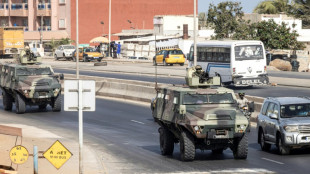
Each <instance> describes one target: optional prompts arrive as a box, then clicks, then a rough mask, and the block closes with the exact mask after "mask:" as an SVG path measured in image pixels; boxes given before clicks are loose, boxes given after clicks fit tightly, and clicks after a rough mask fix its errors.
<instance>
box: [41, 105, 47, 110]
mask: <svg viewBox="0 0 310 174" xmlns="http://www.w3.org/2000/svg"><path fill="white" fill-rule="evenodd" d="M46 106H47V104H41V105H39V109H40V110H43V109H46Z"/></svg>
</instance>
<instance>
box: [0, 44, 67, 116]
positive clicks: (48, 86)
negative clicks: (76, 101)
mask: <svg viewBox="0 0 310 174" xmlns="http://www.w3.org/2000/svg"><path fill="white" fill-rule="evenodd" d="M62 79H63V74H60V75H56V74H54V71H53V69H52V67H51V66H50V65H44V64H41V57H36V56H35V55H34V54H33V53H32V52H31V51H30V50H29V49H26V50H23V51H22V52H21V53H20V55H19V59H18V63H5V64H0V88H1V91H2V96H3V107H4V110H7V111H10V110H12V107H13V103H15V107H16V113H17V114H22V113H24V112H25V111H26V105H30V106H33V105H37V106H39V109H45V108H46V107H47V105H48V104H49V105H51V106H52V110H53V111H55V112H59V111H61V83H60V80H62Z"/></svg>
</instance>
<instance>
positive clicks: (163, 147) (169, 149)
mask: <svg viewBox="0 0 310 174" xmlns="http://www.w3.org/2000/svg"><path fill="white" fill-rule="evenodd" d="M159 143H160V152H161V154H162V155H164V156H165V155H172V154H173V149H174V135H173V134H172V133H171V132H170V131H169V130H168V129H166V128H163V127H160V128H159Z"/></svg>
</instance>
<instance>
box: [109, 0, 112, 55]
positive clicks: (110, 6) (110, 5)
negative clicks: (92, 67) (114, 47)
mask: <svg viewBox="0 0 310 174" xmlns="http://www.w3.org/2000/svg"><path fill="white" fill-rule="evenodd" d="M111 8H112V4H111V0H110V1H109V56H111V44H110V42H111Z"/></svg>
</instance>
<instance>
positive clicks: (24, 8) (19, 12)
mask: <svg viewBox="0 0 310 174" xmlns="http://www.w3.org/2000/svg"><path fill="white" fill-rule="evenodd" d="M10 15H11V16H25V17H26V16H28V4H27V3H14V4H11V12H10Z"/></svg>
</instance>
